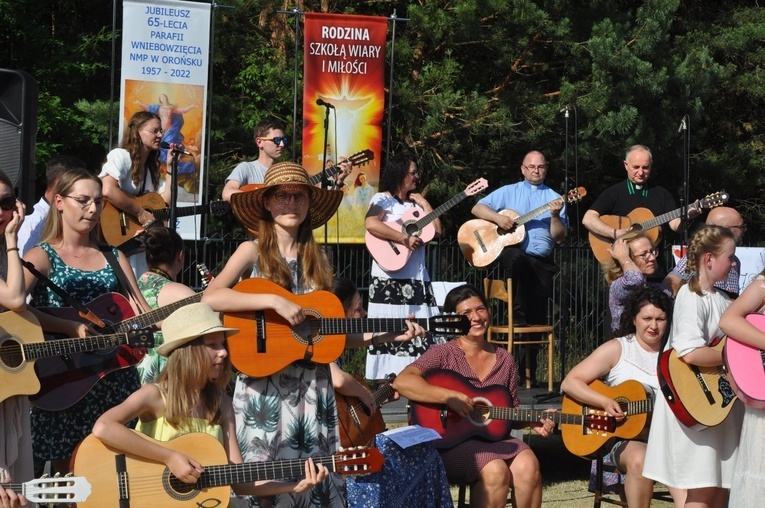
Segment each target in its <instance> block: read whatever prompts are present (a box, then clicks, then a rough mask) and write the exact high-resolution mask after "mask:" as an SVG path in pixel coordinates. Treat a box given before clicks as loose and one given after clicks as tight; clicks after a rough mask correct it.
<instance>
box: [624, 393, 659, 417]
mask: <svg viewBox="0 0 765 508" xmlns="http://www.w3.org/2000/svg"><path fill="white" fill-rule="evenodd" d="M619 407H620V408H621V409H622V412H623V413H624V414H625V415H627V416H629V415H637V414H643V413H650V412H652V411H653V399H652V398H650V397H649V398H647V399H643V400H636V401H632V402H620V403H619Z"/></svg>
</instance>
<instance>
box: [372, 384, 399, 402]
mask: <svg viewBox="0 0 765 508" xmlns="http://www.w3.org/2000/svg"><path fill="white" fill-rule="evenodd" d="M394 393H396V390H394V389H393V387H392V386H391V384H390V383H386V384H385V385H383V386H381V387H380V388H378V389H377V391H376V392H375V395H374V398H375V404H377V407H380V406H382V405H383V404H384V403H385V402H386V401H387V400H388V399H390V398H391V397H393V394H394Z"/></svg>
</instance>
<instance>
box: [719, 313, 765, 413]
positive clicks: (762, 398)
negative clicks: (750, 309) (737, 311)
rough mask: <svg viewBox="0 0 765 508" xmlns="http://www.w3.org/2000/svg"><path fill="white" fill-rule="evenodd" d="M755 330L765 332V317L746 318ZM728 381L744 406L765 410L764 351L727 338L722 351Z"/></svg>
mask: <svg viewBox="0 0 765 508" xmlns="http://www.w3.org/2000/svg"><path fill="white" fill-rule="evenodd" d="M746 320H747V321H749V322H750V323H751V324H752V325H754V327H755V328H757V329H758V330H760V331H765V316H763V315H762V314H749V315H748V316H746ZM723 358H724V359H725V366H726V367H727V369H728V381H730V384H731V386H732V387H733V390H734V391H735V392H736V395H738V398H739V399H741V400H742V401H743V402H744V404H746V405H747V406H752V407H756V408H758V409H763V408H765V351H763V350H762V349H759V348H756V347H754V346H750V345H749V344H745V343H743V342H741V341H739V340H737V339H734V338H733V337H730V336H728V339H727V340H726V341H725V348H724V349H723Z"/></svg>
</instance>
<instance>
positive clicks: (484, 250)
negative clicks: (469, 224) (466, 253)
mask: <svg viewBox="0 0 765 508" xmlns="http://www.w3.org/2000/svg"><path fill="white" fill-rule="evenodd" d="M473 234H474V235H475V239H476V240H477V241H478V245H480V246H481V252H483V253H484V254H485V253H486V251H488V250H489V249H487V248H486V244H485V243H484V242H483V238H481V233H480V232H479V231H478V230H477V229H476V230H475V231H473Z"/></svg>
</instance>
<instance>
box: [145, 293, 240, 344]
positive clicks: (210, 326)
mask: <svg viewBox="0 0 765 508" xmlns="http://www.w3.org/2000/svg"><path fill="white" fill-rule="evenodd" d="M238 331H239V329H238V328H225V327H224V326H223V324H222V323H221V322H220V318H219V317H218V314H217V313H216V312H215V311H214V310H212V308H211V307H210V306H209V305H208V304H206V303H192V304H189V305H186V306H184V307H181V308H180V309H178V310H176V311H175V312H173V313H172V314H170V315H169V316H168V317H167V319H165V320H164V321H163V322H162V337H163V339H164V342H163V343H162V344H161V345H160V346H159V347H158V348H157V354H159V355H161V356H169V355H170V353H172V352H173V351H175V350H176V349H177V348H179V347H181V346H183V345H184V344H188V343H189V342H191V341H192V340H194V339H196V338H197V337H202V336H204V335H209V334H211V333H216V332H225V334H226V338H228V337H229V336H230V335H233V334H235V333H237V332H238Z"/></svg>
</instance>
